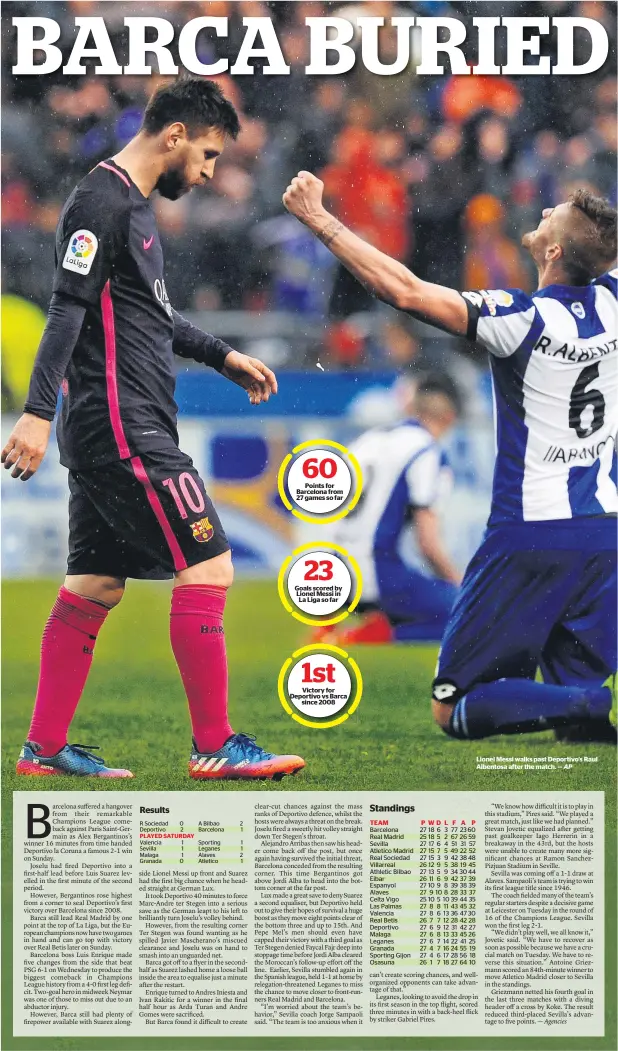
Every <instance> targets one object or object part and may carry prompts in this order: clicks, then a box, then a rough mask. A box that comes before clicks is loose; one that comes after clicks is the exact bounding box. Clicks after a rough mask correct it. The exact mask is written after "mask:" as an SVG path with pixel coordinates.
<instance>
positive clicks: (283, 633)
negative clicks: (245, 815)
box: [3, 581, 615, 792]
mask: <svg viewBox="0 0 618 1051" xmlns="http://www.w3.org/2000/svg"><path fill="white" fill-rule="evenodd" d="M56 589H57V584H56V583H53V582H47V581H42V582H35V581H28V582H14V581H10V582H7V583H6V584H5V585H4V603H3V635H4V645H3V653H4V661H3V663H4V671H3V685H4V690H3V693H4V733H3V762H4V774H5V788H6V789H9V790H10V789H12V788H14V789H18V790H22V791H23V790H24V789H28V790H39V789H40V790H44V791H50V790H64V791H66V789H67V788H68V789H75V790H83V788H84V783H83V782H80V781H76V779H74V778H61V777H56V778H53V779H51V778H50V779H48V778H45V779H40V780H39V779H36V778H28V779H26V778H17V777H16V776H15V774H14V764H15V759H16V756H17V753H18V751H19V748H20V746H21V744H22V742H23V740H24V737H25V734H26V732H27V728H28V723H29V718H30V713H31V707H32V699H33V696H34V692H35V688H36V678H37V669H38V651H39V639H40V635H41V631H42V629H43V626H44V623H45V620H46V618H47V615H48V611H49V608H50V606H51V604H52V602H53V600H54V596H55V593H56ZM168 609H169V585H164V584H152V583H151V584H145V583H144V584H140V583H137V582H131V583H130V585H129V588H128V589H127V594H126V596H125V598H124V600H123V602H122V603H121V605H120V606H119V608H118V609H117V610H115V611H114V612H113V613H112V614H111V616H110V617H109V619H108V621H107V623H106V625H105V627H104V629H103V631H102V632H101V636H100V638H99V641H98V643H97V651H96V657H95V661H94V664H93V669H92V673H91V676H90V679H89V681H88V685H87V687H86V691H85V694H84V697H83V700H82V703H81V704H80V707H79V709H78V712H77V716H76V718H75V720H74V723H73V726H72V729H71V739H72V740H74V741H81V742H84V743H85V744H99V745H100V746H101V750H102V754H103V755H104V756H105V758H106V760H107V761H108V762H109V763H112V764H113V765H117V766H128V767H130V768H131V769H132V770H133V771H134V773H135V779H134V780H132V781H114V782H113V784H112V785H110V783H109V782H97V781H94V780H91V781H89V782H88V787H89V788H92V789H97V790H105V791H109V790H110V788H113V790H114V791H132V790H133V791H134V790H139V789H144V790H154V789H165V790H169V789H173V790H177V791H181V790H186V789H192V790H195V791H243V790H245V789H246V788H251V789H252V790H254V791H255V790H256V789H257V790H260V791H267V792H273V791H274V792H286V791H290V790H293V791H316V790H340V791H341V790H347V791H359V790H377V789H380V790H386V791H393V790H399V791H401V790H402V789H407V790H412V789H414V790H419V789H420V790H445V789H452V790H456V789H461V788H464V789H467V790H483V789H484V790H486V791H492V792H494V791H498V790H510V791H517V790H520V791H521V790H528V791H531V790H541V791H547V790H550V791H551V790H594V789H605V790H607V789H608V788H610V786H611V784H612V779H613V773H614V761H615V751H614V750H613V749H612V748H610V747H607V746H603V745H566V744H558V743H557V742H556V741H555V740H554V739H553V735H552V734H551V733H542V734H527V735H521V736H518V737H510V738H504V737H503V738H490V739H488V740H485V741H480V742H478V741H476V742H470V743H467V742H462V741H454V740H451V739H450V738H447V737H446V736H445V735H444V734H443V733H442V732H441V731H440V730H438V729H437V728H436V727H435V726H434V725H433V723H432V720H431V716H430V710H429V692H430V691H429V687H430V683H431V678H432V673H433V668H434V665H435V659H436V648H435V647H434V646H364V647H355V648H354V650H353V654H354V656H355V657H356V659H357V661H358V663H359V665H360V668H361V671H362V674H363V679H364V696H363V699H362V701H361V704H360V707H359V708H358V710H357V711H356V712H355V713H354V715H352V716H351V718H350V719H349V720H348V721H346V722H345V723H344V724H342V725H341V726H338V727H333V728H332V729H320V730H316V729H311V728H309V727H304V726H301V725H299V724H298V723H296V722H295V721H293V720H292V719H291V718H290V717H289V716H288V715H286V713H285V712H284V711H283V708H282V707H281V705H280V703H279V700H278V698H277V688H276V684H277V675H278V672H279V669H280V667H281V664H282V663H283V661H284V660H285V658H286V657H287V656H289V654H291V652H292V651H293V649H294V648H295V647H297V646H298V645H301V644H303V642H304V641H306V637H305V635H304V630H305V629H303V628H302V626H301V625H299V624H297V622H296V621H295V620H293V619H292V618H291V617H290V616H289V615H288V614H287V613H286V612H285V611H284V610H283V609H282V607H281V605H280V603H279V600H278V598H277V594H276V587H275V583H274V582H271V581H244V582H241V583H238V584H236V585H235V586H234V588H232V590H231V592H230V596H229V602H228V609H227V614H226V636H227V642H228V653H229V664H230V698H231V701H230V710H231V719H232V723H233V725H234V727H235V729H237V730H243V731H244V732H247V733H254V734H256V736H257V738H258V741H259V742H260V744H262V745H264V746H265V747H267V748H269V749H272V750H273V751H279V752H281V751H286V752H290V751H292V752H297V753H300V754H301V755H303V756H304V757H305V759H306V761H307V768H306V770H305V771H303V772H302V773H301V774H300V775H299V776H298V777H296V778H285V779H284V780H283V782H281V784H279V785H274V784H271V783H266V784H262V783H258V784H256V783H252V784H249V785H246V784H244V783H238V782H235V783H226V784H221V783H219V784H213V783H212V782H209V783H208V784H207V785H204V784H203V783H202V784H196V783H195V782H192V781H190V780H189V779H188V778H187V776H186V772H185V771H186V763H187V758H188V753H189V748H190V736H191V735H190V729H189V720H188V714H187V707H186V701H185V698H184V693H183V690H182V685H181V682H180V678H179V676H178V672H177V669H176V665H175V663H174V660H173V657H172V653H171V650H170V646H169V640H168ZM494 755H507V756H510V755H515V756H539V757H540V756H545V755H554V756H564V757H566V758H567V759H569V758H572V757H580V756H584V755H588V756H591V757H594V756H596V757H598V761H597V762H596V763H594V764H592V763H586V764H583V763H581V764H577V765H575V766H574V767H573V768H572V769H571V770H568V771H564V770H562V769H555V770H552V771H548V772H544V771H539V772H527V771H521V772H515V771H495V770H494V771H478V770H477V769H476V757H477V756H494Z"/></svg>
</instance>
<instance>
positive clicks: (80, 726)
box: [2, 581, 616, 1051]
mask: <svg viewBox="0 0 618 1051" xmlns="http://www.w3.org/2000/svg"><path fill="white" fill-rule="evenodd" d="M57 586H58V585H57V582H51V581H49V582H48V581H41V582H34V581H32V582H23V583H18V582H14V581H9V582H7V583H6V584H5V585H4V602H3V622H2V626H3V642H4V645H3V667H4V671H3V675H4V678H3V687H4V689H3V713H4V714H3V749H2V755H3V767H4V794H3V795H4V811H3V815H4V818H5V821H4V828H3V833H2V838H3V861H4V864H3V902H4V906H3V908H4V922H3V939H2V948H3V963H4V976H5V977H4V980H3V1001H4V1009H5V1010H4V1044H3V1046H5V1047H7V1048H8V1047H12V1048H15V1049H20V1048H21V1049H24V1051H26V1049H29V1048H32V1047H34V1046H35V1045H36V1046H37V1047H38V1046H41V1047H47V1048H49V1049H50V1051H52V1049H57V1051H60V1049H67V1051H69V1049H71V1051H82V1048H83V1047H84V1046H86V1045H87V1046H92V1047H95V1046H96V1047H98V1048H115V1049H117V1051H120V1049H121V1048H127V1049H128V1048H142V1047H143V1048H145V1047H146V1046H148V1047H155V1046H156V1047H161V1048H162V1049H168V1048H171V1047H174V1048H179V1049H180V1048H194V1047H200V1048H207V1047H211V1048H213V1051H214V1049H215V1047H217V1048H221V1047H223V1046H225V1047H227V1048H229V1049H231V1048H234V1047H237V1048H247V1047H252V1048H258V1047H261V1048H264V1049H265V1051H273V1049H274V1048H280V1049H281V1051H284V1049H286V1051H287V1049H289V1048H290V1047H292V1046H293V1047H295V1048H298V1049H301V1048H314V1049H318V1048H326V1047H328V1048H332V1047H334V1046H335V1045H337V1046H340V1047H341V1048H349V1051H355V1049H356V1051H358V1049H360V1048H363V1049H365V1051H373V1049H374V1048H383V1049H384V1051H387V1049H388V1048H391V1049H394V1048H408V1049H412V1048H414V1049H416V1051H427V1048H433V1049H434V1051H439V1049H446V1048H451V1049H452V1048H456V1047H457V1048H461V1049H464V1048H465V1049H468V1051H478V1049H479V1048H486V1049H487V1051H494V1049H497V1048H501V1049H502V1048H504V1049H507V1048H512V1049H514V1048H519V1049H523V1048H529V1047H530V1045H531V1041H530V1039H529V1038H525V1037H506V1038H498V1037H496V1038H491V1037H490V1038H488V1039H480V1038H473V1039H466V1038H457V1037H456V1036H452V1037H444V1038H432V1039H429V1038H415V1037H405V1038H403V1037H399V1038H398V1037H392V1038H391V1037H387V1038H383V1039H377V1038H373V1037H369V1038H367V1037H366V1038H362V1037H348V1038H343V1039H341V1040H339V1039H337V1040H336V1041H333V1040H330V1039H320V1038H303V1039H297V1038H295V1039H294V1040H291V1041H288V1040H286V1039H274V1038H259V1037H255V1036H254V1037H251V1038H250V1039H248V1040H244V1039H242V1038H238V1039H236V1038H231V1039H230V1038H227V1039H226V1040H224V1041H219V1040H217V1039H208V1038H204V1037H201V1038H199V1039H191V1038H179V1039H165V1040H163V1039H159V1040H156V1039H155V1040H153V1039H152V1038H151V1037H150V1038H148V1039H147V1040H142V1039H137V1038H109V1039H97V1040H94V1041H92V1042H90V1041H85V1040H81V1039H80V1040H77V1039H75V1040H74V1039H72V1038H70V1037H56V1038H48V1039H43V1040H41V1039H40V1038H37V1039H35V1040H34V1041H31V1040H30V1039H26V1038H17V1039H16V1038H13V1037H12V1036H11V1035H10V973H11V967H10V960H11V911H10V902H11V891H12V885H11V864H10V853H11V825H12V821H11V803H10V801H11V793H12V791H13V790H17V791H45V792H49V791H58V790H61V791H66V790H73V791H83V790H84V789H85V788H87V789H89V790H91V791H110V790H113V791H135V790H170V789H171V790H176V791H182V790H190V791H198V792H203V791H228V792H229V791H231V792H234V791H244V790H247V789H250V790H252V791H262V792H287V791H290V790H293V791H317V790H331V791H333V790H339V791H346V790H347V791H359V790H374V791H377V790H381V791H402V790H409V791H419V790H421V791H423V790H424V791H428V790H459V791H461V790H465V791H483V790H484V791H488V792H492V793H495V792H498V791H533V790H537V791H552V790H554V791H564V790H571V791H582V790H595V789H596V790H599V789H600V790H604V791H605V792H606V793H607V797H606V798H607V801H608V809H607V823H606V829H607V837H606V847H607V857H606V908H607V912H606V935H607V941H606V967H607V971H606V981H607V993H608V997H607V1029H606V1036H605V1037H601V1038H594V1039H592V1038H590V1039H586V1038H573V1039H569V1040H567V1039H564V1040H563V1042H562V1044H561V1046H564V1048H565V1049H566V1048H567V1047H569V1048H571V1049H572V1051H584V1049H585V1051H588V1049H591V1048H599V1049H600V1048H607V1049H609V1048H615V1046H616V1044H615V1012H614V1005H615V1000H614V999H613V988H614V985H615V974H616V958H615V951H614V946H615V926H616V904H615V894H614V887H615V873H616V859H615V840H614V836H613V828H614V810H613V808H614V792H613V787H612V786H613V783H614V769H615V767H614V763H615V750H614V749H612V748H609V747H607V746H601V745H598V746H597V745H565V744H557V743H556V742H555V741H554V739H553V735H552V734H550V733H543V734H536V735H530V734H528V735H522V736H519V737H511V738H498V737H496V738H491V739H488V740H486V741H480V742H470V743H467V742H461V741H454V740H451V739H449V738H447V737H445V736H444V734H442V733H441V731H439V730H438V729H437V728H436V727H435V726H434V725H433V723H432V721H431V717H430V711H429V687H430V682H431V678H432V673H433V668H434V665H435V659H436V647H433V646H419V647H412V646H409V647H408V646H400V647H397V646H378V647H372V646H367V647H356V648H355V649H354V656H355V658H356V659H357V661H358V663H359V665H360V668H361V671H362V674H363V678H364V687H365V689H364V695H363V699H362V701H361V704H360V706H359V708H358V709H357V711H356V712H355V713H354V714H353V715H352V717H351V718H350V719H349V720H348V721H347V722H345V723H344V724H343V725H342V726H338V727H333V728H332V729H328V730H314V729H310V728H308V727H303V726H300V725H299V724H297V723H296V722H294V721H292V719H290V717H289V716H288V715H286V714H285V712H284V711H283V709H282V707H281V705H280V703H279V700H278V698H277V688H276V683H277V675H278V672H279V668H280V667H281V665H282V663H283V661H284V660H285V658H286V657H287V656H289V655H290V654H291V652H292V651H293V649H295V648H296V647H297V646H299V645H302V644H303V642H304V641H306V638H305V635H304V629H303V628H302V627H301V626H300V625H298V624H297V622H296V621H294V620H293V619H292V618H291V617H290V616H289V615H288V614H287V613H285V611H284V610H283V609H282V607H281V606H280V604H279V600H278V598H277V594H276V586H275V583H274V582H264V581H259V582H255V581H254V582H242V583H239V584H237V585H235V586H234V588H233V589H232V591H231V593H230V597H229V602H228V612H227V616H226V635H227V641H228V652H229V660H230V695H231V703H230V708H231V716H232V722H233V725H234V726H235V728H236V729H239V730H244V731H246V732H249V733H255V734H256V735H257V737H258V740H259V741H260V743H262V744H264V745H265V746H267V747H268V748H271V749H274V750H278V751H295V752H300V754H301V755H303V756H304V757H305V759H306V760H307V769H306V770H305V771H303V772H302V773H301V774H300V775H299V776H298V777H296V778H286V779H284V781H282V782H281V783H280V784H271V783H261V782H257V783H249V784H244V783H239V782H229V783H221V782H220V783H216V782H214V783H213V782H207V783H201V784H200V783H196V782H193V781H190V780H189V778H188V777H187V776H186V765H187V758H188V753H189V747H190V728H189V720H188V715H187V709H186V701H185V698H184V694H183V690H182V687H181V683H180V679H179V676H178V672H177V670H176V666H175V664H174V661H173V658H172V654H171V651H170V647H169V641H168V611H169V586H167V585H159V584H137V583H131V585H130V587H129V589H128V593H127V596H126V597H125V599H124V601H123V602H122V604H121V606H120V607H119V609H117V610H116V611H115V612H114V614H113V615H112V616H111V617H110V618H109V620H108V623H107V624H106V625H105V628H104V630H103V632H102V633H101V637H100V639H99V641H98V643H97V654H96V659H95V662H94V666H93V670H92V674H91V677H90V680H89V682H88V685H87V688H86V692H85V694H84V698H83V701H82V704H81V705H80V708H79V710H78V714H77V716H76V719H75V721H74V725H73V727H72V731H71V739H72V740H74V741H83V742H85V743H86V744H89V743H90V744H92V743H94V744H100V745H101V747H102V754H103V755H104V756H105V757H106V759H107V760H108V762H112V763H114V764H117V765H119V766H125V765H126V766H130V767H131V768H132V769H133V771H134V772H135V775H136V776H135V779H134V780H132V781H114V782H112V783H110V782H108V781H97V780H94V779H92V780H88V782H87V783H84V781H82V780H81V779H77V778H64V777H57V778H41V779H38V778H25V777H19V778H18V777H16V776H15V773H14V770H15V760H16V757H17V754H18V751H19V748H20V746H21V744H22V742H23V740H24V737H25V734H26V732H27V728H28V724H29V720H30V714H31V708H32V700H33V697H34V692H35V688H36V679H37V672H38V651H39V640H40V635H41V632H42V630H43V626H44V624H45V621H46V619H47V616H48V612H49V608H50V606H51V605H52V603H53V601H54V597H55V594H56V591H57ZM493 755H515V756H522V757H526V756H545V755H555V756H564V757H566V758H567V759H573V758H574V757H581V756H585V755H587V756H589V757H595V756H596V757H598V762H596V763H594V764H592V763H590V764H589V763H587V764H583V763H582V764H579V763H578V764H575V766H574V767H573V769H571V770H569V771H562V770H560V769H555V770H553V771H552V772H551V773H546V772H543V771H538V772H536V773H529V772H521V773H516V772H508V771H507V772H501V771H486V772H484V771H477V770H476V757H477V756H493ZM532 1043H533V1044H534V1045H535V1047H538V1048H552V1047H554V1046H555V1038H554V1039H552V1038H551V1037H548V1038H539V1039H537V1040H536V1041H532Z"/></svg>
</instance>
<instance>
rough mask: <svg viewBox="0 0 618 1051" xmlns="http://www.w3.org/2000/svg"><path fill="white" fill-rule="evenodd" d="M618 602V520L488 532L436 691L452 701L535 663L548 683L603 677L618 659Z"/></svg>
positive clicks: (459, 606)
mask: <svg viewBox="0 0 618 1051" xmlns="http://www.w3.org/2000/svg"><path fill="white" fill-rule="evenodd" d="M524 545H525V546H524ZM617 603H618V589H617V582H616V522H615V520H614V521H613V522H612V520H611V519H610V520H607V519H592V520H589V521H586V522H585V523H583V522H582V520H581V519H579V520H578V522H577V525H575V524H574V523H573V521H572V520H571V521H569V522H568V524H565V523H563V522H556V523H548V522H543V523H525V524H523V525H522V526H498V527H495V528H492V529H490V530H488V532H487V533H486V534H485V538H484V540H483V542H482V544H481V546H480V548H479V549H478V551H477V552H476V554H475V555H474V557H473V559H472V561H471V562H470V565H469V566H468V568H467V570H466V573H465V576H464V580H463V583H462V586H461V591H460V593H459V597H458V599H457V601H456V603H455V606H454V608H453V612H452V616H451V618H450V620H449V622H448V625H447V627H446V631H445V634H444V639H443V643H442V649H441V651H440V657H439V660H438V667H437V669H436V679H435V682H434V697H435V698H436V700H441V701H445V702H448V703H451V702H453V701H456V700H457V699H458V697H460V696H462V695H463V694H464V693H466V691H467V690H469V689H470V688H471V687H472V686H473V685H474V684H475V683H478V682H492V681H494V680H495V679H502V678H518V679H522V678H523V679H533V678H534V677H535V674H536V671H537V668H540V670H541V673H542V675H543V679H544V681H545V682H547V683H555V684H559V685H578V684H582V685H583V684H589V683H602V682H604V681H605V679H606V678H607V677H608V675H610V674H612V673H614V672H615V671H616V668H617V665H618V654H617V646H616V633H617V632H616V606H617ZM453 687H454V688H453Z"/></svg>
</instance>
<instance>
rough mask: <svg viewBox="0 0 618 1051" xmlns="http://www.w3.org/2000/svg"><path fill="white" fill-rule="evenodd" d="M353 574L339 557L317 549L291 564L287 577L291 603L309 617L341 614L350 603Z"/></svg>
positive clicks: (331, 552)
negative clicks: (340, 611)
mask: <svg viewBox="0 0 618 1051" xmlns="http://www.w3.org/2000/svg"><path fill="white" fill-rule="evenodd" d="M351 590H352V574H351V573H350V570H349V569H348V567H347V565H346V564H345V562H344V561H343V559H342V558H340V557H339V555H336V554H335V553H334V552H333V551H323V550H321V549H320V548H316V549H315V550H312V551H305V552H303V554H302V555H301V556H300V557H299V558H297V559H296V561H295V562H293V563H292V566H291V569H290V571H289V573H288V577H287V592H288V595H289V597H290V601H291V602H292V603H293V605H294V606H295V607H296V609H298V610H300V612H301V613H305V614H306V615H308V616H310V617H323V616H327V615H328V614H332V613H338V612H339V610H340V609H343V608H344V606H345V605H346V604H347V601H348V598H349V596H350V592H351Z"/></svg>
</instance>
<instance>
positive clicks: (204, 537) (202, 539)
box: [191, 518, 215, 544]
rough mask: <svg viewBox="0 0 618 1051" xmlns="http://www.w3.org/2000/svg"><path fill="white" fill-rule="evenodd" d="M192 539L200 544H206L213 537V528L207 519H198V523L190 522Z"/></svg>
mask: <svg viewBox="0 0 618 1051" xmlns="http://www.w3.org/2000/svg"><path fill="white" fill-rule="evenodd" d="M191 529H192V531H193V539H194V540H197V541H198V542H199V543H200V544H206V543H207V542H208V541H209V540H212V538H213V536H214V535H215V529H214V526H212V525H211V524H210V519H209V518H200V520H199V522H192V523H191Z"/></svg>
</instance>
